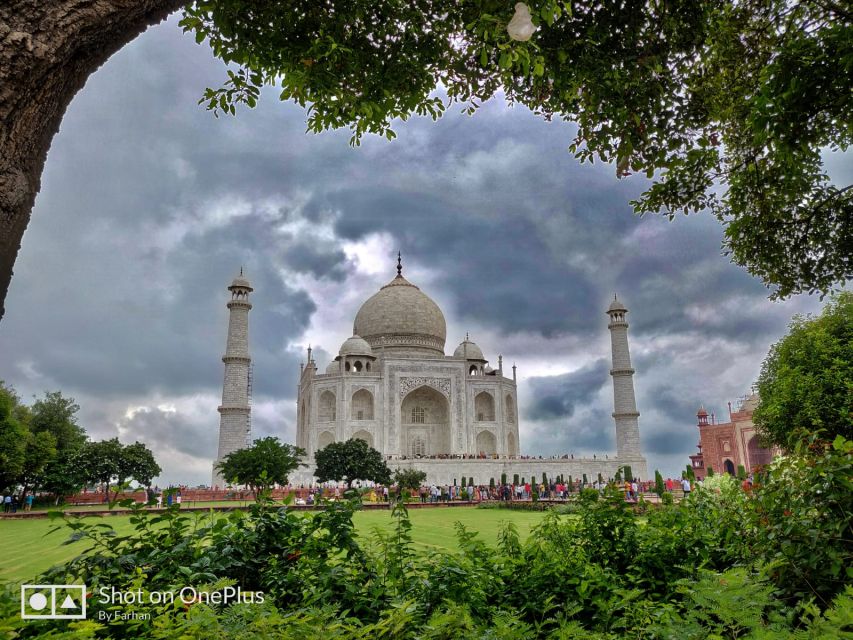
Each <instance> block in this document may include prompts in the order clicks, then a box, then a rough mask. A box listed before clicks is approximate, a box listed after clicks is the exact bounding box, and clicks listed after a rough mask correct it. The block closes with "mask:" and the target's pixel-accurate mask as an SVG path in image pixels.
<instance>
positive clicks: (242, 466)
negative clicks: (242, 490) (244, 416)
mask: <svg viewBox="0 0 853 640" xmlns="http://www.w3.org/2000/svg"><path fill="white" fill-rule="evenodd" d="M304 455H305V451H304V450H303V449H300V448H299V447H295V446H293V445H291V444H288V443H286V442H279V440H278V438H273V437H267V438H261V439H259V440H255V442H254V443H253V444H252V446H251V447H246V448H245V449H238V450H237V451H234V452H233V453H229V454H228V455H227V456H225V458H224V459H223V460H222V462H220V463H219V464H218V469H219V472H220V473H221V474H222V477H223V478H225V480H226V481H228V482H230V483H232V484H243V485H248V486H249V487H250V488H251V489H252V491H254V492H255V499H256V500H260V499H261V498H262V496H263V495H265V494H266V493H267V492H268V490H269V489H270V488H271V487H273V486H274V485H277V484H278V485H286V484H287V476H288V475H289V474H290V472H291V471H295V470H296V469H297V468H299V466H300V465H301V463H300V462H299V458H300V456H304Z"/></svg>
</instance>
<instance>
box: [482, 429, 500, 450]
mask: <svg viewBox="0 0 853 640" xmlns="http://www.w3.org/2000/svg"><path fill="white" fill-rule="evenodd" d="M497 452H498V441H497V438H495V434H494V433H492V432H491V431H481V432H480V433H478V434H477V453H485V454H486V455H492V454H494V453H497Z"/></svg>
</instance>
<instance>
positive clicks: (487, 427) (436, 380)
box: [213, 253, 648, 486]
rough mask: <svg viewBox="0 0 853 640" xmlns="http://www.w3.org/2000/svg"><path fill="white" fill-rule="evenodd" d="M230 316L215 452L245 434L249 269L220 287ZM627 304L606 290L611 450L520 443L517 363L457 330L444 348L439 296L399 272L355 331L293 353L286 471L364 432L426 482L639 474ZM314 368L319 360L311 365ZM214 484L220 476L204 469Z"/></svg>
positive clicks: (305, 472) (303, 473)
mask: <svg viewBox="0 0 853 640" xmlns="http://www.w3.org/2000/svg"><path fill="white" fill-rule="evenodd" d="M228 289H229V291H230V292H231V299H230V300H229V301H228V308H229V311H230V319H229V326H228V338H227V345H226V350H225V356H224V357H223V359H222V360H223V362H224V363H225V380H224V384H223V392H222V404H221V406H220V407H219V413H220V429H219V449H218V455H217V461H218V460H221V459H222V458H223V457H225V456H226V455H228V453H230V452H232V451H235V450H237V449H239V448H242V447H245V446H246V445H247V444H249V443H250V442H251V357H250V355H249V319H248V318H249V310H250V309H251V308H252V305H251V303H250V302H249V294H250V293H251V292H252V291H253V289H252V287H251V284H250V283H249V281H248V279H247V278H246V277H245V276H244V275H243V273H242V270H241V273H240V275H239V276H238V277H237V278H235V279H234V281H233V282H232V283H231V286H229V287H228ZM627 313H628V310H627V308H625V306H624V305H623V304H622V302H620V300H619V299H618V298H616V297H614V300H613V302H612V303H611V304H610V306H609V308H608V309H607V311H606V314H607V316H608V317H609V320H610V321H609V323H608V325H607V327H608V329H609V330H610V335H611V349H612V368H611V370H610V375H611V377H612V380H613V392H614V411H613V419H614V423H615V425H614V426H615V429H616V455H615V456H612V455H608V456H607V457H606V458H605V459H602V458H601V457H600V456H596V457H594V458H578V457H570V456H567V455H566V456H557V457H551V458H544V457H543V458H539V457H531V456H524V455H522V453H521V452H522V447H521V440H520V437H519V414H518V387H517V370H516V367H515V365H513V366H512V373H511V375H507V374H506V372H505V370H504V364H503V357H502V356H500V355H498V357H497V367H492V366H490V364H489V359H488V358H486V356H485V355H484V352H483V350H482V349H481V348H480V346H478V345H477V344H476V343H475V342H473V341H471V340H470V339H469V337H468V336H467V335H466V336H465V339H464V340H462V341H461V342H460V343H459V345H458V346H457V347H456V348H455V349H454V351H453V354H452V355H446V353H445V348H446V342H447V324H446V322H445V318H444V314H443V313H442V311H441V309H440V308H439V307H438V305H437V304H436V303H435V302H434V301H433V300H432V299H431V298H430V297H429V296H428V295H427V294H426V293H424V292H423V291H422V290H421V289H420V288H419V287H418V286H417V285H415V284H413V283H412V282H409V281H408V280H407V279H406V278H405V277H403V267H402V260H401V257H400V255H399V253H398V255H397V275H396V277H394V278H393V279H392V280H391V281H390V282H389V283H388V284H386V285H385V286H383V287H382V288H380V289H379V291H377V292H376V293H375V294H373V295H372V296H371V297H370V298H368V299H367V301H365V302H364V304H362V305H361V308H360V309H359V310H358V313H356V316H355V320H354V322H353V335H352V337H350V338H348V339H347V340H345V341H344V343H343V344H342V345H341V347H340V349H339V350H338V355H337V356H336V357H335V358H334V359H333V360H331V361H330V362H328V363H325V367H323V368H322V369H321V368H320V366H319V365H318V363H317V362H316V360H315V359H314V356H313V355H312V350H311V348H310V347H309V348H308V351H307V359H306V361H304V362H303V363H302V364H301V365H300V376H299V384H298V390H297V399H296V402H297V407H296V408H297V412H296V443H295V444H296V445H297V446H299V447H301V448H303V449H304V450H305V451H306V452H307V457H306V459H305V460H304V463H305V464H304V466H303V467H302V468H301V469H300V470H299V471H297V472H294V474H291V477H290V480H291V483H293V484H311V483H312V482H313V481H314V478H313V476H312V471H313V469H314V462H313V457H314V453H315V452H316V451H318V450H320V449H322V448H323V447H325V446H327V445H329V444H331V443H333V442H340V441H343V440H347V439H349V438H360V439H362V440H365V441H366V442H367V443H368V444H369V445H370V446H371V447H373V448H374V449H376V450H378V451H379V452H380V453H382V455H383V457H385V459H386V461H387V463H388V466H389V467H390V468H391V469H392V470H394V469H396V468H402V469H408V468H414V469H418V470H421V471H424V472H425V473H426V474H427V482H428V483H436V484H451V483H455V482H457V481H458V479H459V478H462V477H464V478H466V479H469V480H471V479H473V482H474V483H475V484H489V482H490V481H491V480H494V481H495V482H499V481H500V478H501V476H502V474H506V476H507V477H509V478H512V477H513V476H514V475H516V474H517V475H518V476H519V477H528V478H530V477H537V478H538V477H541V475H542V474H543V473H544V474H546V475H547V477H548V478H556V477H558V476H559V475H562V476H563V477H568V476H572V477H574V478H581V477H582V475H583V474H586V475H587V477H588V478H589V479H590V481H592V480H593V479H595V478H596V477H597V476H598V474H601V475H602V476H603V477H605V478H607V477H612V476H614V475H615V474H616V472H617V470H619V469H620V468H621V467H624V466H626V465H628V466H630V467H631V470H632V472H633V474H634V475H635V476H636V477H639V478H641V479H647V478H648V472H647V467H646V460H645V458H644V457H643V455H642V453H641V450H640V434H639V425H638V418H639V415H640V414H639V412H638V411H637V407H636V401H635V398H634V383H633V375H634V369H633V368H632V367H631V358H630V353H629V349H628V322H627V320H626V316H627ZM321 371H322V372H321ZM213 484H214V485H219V486H223V485H224V483H223V481H222V478H221V477H219V476H218V474H217V473H216V471H214V473H213Z"/></svg>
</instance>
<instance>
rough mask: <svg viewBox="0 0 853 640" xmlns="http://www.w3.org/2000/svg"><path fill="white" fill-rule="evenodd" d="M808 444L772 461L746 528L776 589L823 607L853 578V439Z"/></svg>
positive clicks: (752, 504) (838, 438)
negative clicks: (817, 447) (816, 446)
mask: <svg viewBox="0 0 853 640" xmlns="http://www.w3.org/2000/svg"><path fill="white" fill-rule="evenodd" d="M809 446H810V443H804V444H801V445H799V447H798V450H797V452H796V453H797V455H790V456H787V457H783V458H779V459H777V460H776V461H774V462H773V464H771V465H770V469H769V470H768V473H767V474H766V478H765V480H764V483H763V485H762V486H760V487H759V490H757V491H756V497H755V500H754V501H753V502H751V503H750V504H751V506H752V507H753V509H752V510H751V512H750V513H751V516H752V519H751V522H750V530H752V531H753V532H754V535H755V539H756V542H755V546H756V548H757V549H760V553H761V554H762V559H763V560H764V561H765V562H767V563H768V564H769V566H770V576H771V578H772V580H773V582H774V583H775V584H776V586H777V588H778V589H779V590H780V591H781V592H782V593H784V594H785V595H786V597H789V598H792V599H803V598H811V597H814V598H817V599H818V601H819V602H820V603H821V604H822V605H824V606H825V605H826V604H827V603H828V602H829V600H831V598H832V597H833V596H834V595H836V594H838V593H840V592H841V591H842V590H843V589H844V587H845V585H847V584H850V582H851V579H853V569H851V567H853V544H851V540H853V442H851V441H850V440H845V439H844V438H842V437H841V436H838V437H837V438H836V439H835V441H834V442H833V443H832V444H831V445H827V446H825V447H821V448H820V449H821V450H820V452H819V453H816V452H814V451H808V448H809ZM807 451H808V453H806V452H807Z"/></svg>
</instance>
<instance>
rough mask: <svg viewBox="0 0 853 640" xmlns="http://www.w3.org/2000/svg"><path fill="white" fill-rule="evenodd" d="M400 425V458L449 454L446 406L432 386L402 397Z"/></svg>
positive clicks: (448, 421)
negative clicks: (401, 456)
mask: <svg viewBox="0 0 853 640" xmlns="http://www.w3.org/2000/svg"><path fill="white" fill-rule="evenodd" d="M400 424H401V427H402V428H401V434H400V435H401V437H400V453H401V454H402V455H404V456H410V457H417V456H435V455H441V454H447V453H450V403H449V402H448V401H447V398H445V397H444V396H443V395H442V394H441V393H440V392H438V391H436V390H435V389H433V388H432V387H427V386H423V387H418V388H417V389H414V390H413V391H412V392H411V393H409V394H408V395H407V396H406V397H405V398H403V402H402V404H401V405H400Z"/></svg>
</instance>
